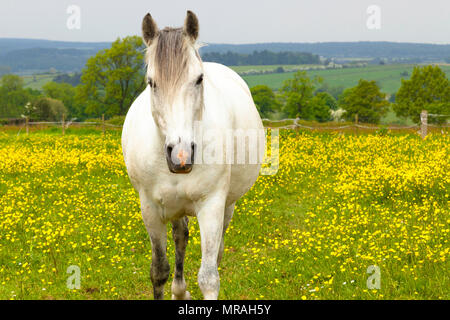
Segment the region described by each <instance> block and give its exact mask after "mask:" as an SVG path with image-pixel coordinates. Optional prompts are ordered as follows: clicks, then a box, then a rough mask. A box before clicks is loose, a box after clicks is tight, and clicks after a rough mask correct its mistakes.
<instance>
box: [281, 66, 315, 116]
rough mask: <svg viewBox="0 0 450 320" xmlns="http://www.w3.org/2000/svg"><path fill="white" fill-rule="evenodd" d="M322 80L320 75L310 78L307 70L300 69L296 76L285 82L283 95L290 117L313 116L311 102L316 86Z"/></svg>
mask: <svg viewBox="0 0 450 320" xmlns="http://www.w3.org/2000/svg"><path fill="white" fill-rule="evenodd" d="M321 82H322V79H321V78H320V77H315V78H313V79H310V78H309V77H308V76H307V75H306V72H305V71H298V72H296V73H295V74H294V78H292V79H288V80H285V81H284V82H283V86H282V88H281V97H282V99H283V100H284V102H285V105H284V111H285V112H286V113H287V114H288V116H289V117H294V118H295V117H300V118H302V119H310V118H311V114H310V108H308V106H309V102H310V100H311V99H312V97H313V93H314V91H315V89H316V86H317V85H318V84H320V83H321Z"/></svg>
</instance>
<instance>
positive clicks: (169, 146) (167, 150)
mask: <svg viewBox="0 0 450 320" xmlns="http://www.w3.org/2000/svg"><path fill="white" fill-rule="evenodd" d="M172 150H173V145H171V144H169V145H168V146H167V147H166V153H167V157H168V158H169V159H170V158H171V157H172Z"/></svg>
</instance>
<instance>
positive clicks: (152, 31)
mask: <svg viewBox="0 0 450 320" xmlns="http://www.w3.org/2000/svg"><path fill="white" fill-rule="evenodd" d="M158 32H159V31H158V26H157V25H156V22H155V21H154V20H153V18H152V16H151V15H150V13H147V14H146V15H145V17H144V20H142V38H143V39H144V42H145V44H146V45H147V46H149V45H150V44H151V43H152V41H153V39H155V38H156V36H157V35H158Z"/></svg>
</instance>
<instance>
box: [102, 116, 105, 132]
mask: <svg viewBox="0 0 450 320" xmlns="http://www.w3.org/2000/svg"><path fill="white" fill-rule="evenodd" d="M102 131H103V136H105V114H104V113H103V114H102Z"/></svg>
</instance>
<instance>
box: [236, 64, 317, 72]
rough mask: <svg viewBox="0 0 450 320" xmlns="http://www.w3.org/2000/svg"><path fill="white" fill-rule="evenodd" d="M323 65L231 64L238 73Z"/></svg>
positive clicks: (288, 69) (287, 69)
mask: <svg viewBox="0 0 450 320" xmlns="http://www.w3.org/2000/svg"><path fill="white" fill-rule="evenodd" d="M321 66H322V65H316V64H299V65H292V64H279V65H256V66H230V68H231V69H233V70H234V71H236V72H237V73H241V72H248V71H251V70H252V71H273V70H275V69H277V68H278V67H282V68H283V69H284V70H285V71H290V70H297V69H300V68H314V67H321Z"/></svg>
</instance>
